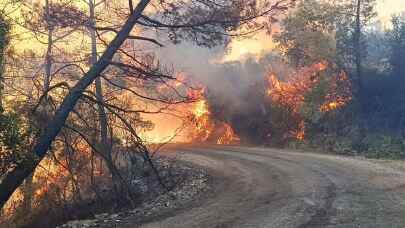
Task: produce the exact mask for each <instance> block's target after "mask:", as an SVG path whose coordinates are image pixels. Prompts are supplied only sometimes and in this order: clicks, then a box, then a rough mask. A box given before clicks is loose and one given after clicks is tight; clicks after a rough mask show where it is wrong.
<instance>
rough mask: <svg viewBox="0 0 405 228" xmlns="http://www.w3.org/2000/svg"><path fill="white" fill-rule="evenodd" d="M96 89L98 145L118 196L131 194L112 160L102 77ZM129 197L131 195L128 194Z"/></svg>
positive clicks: (92, 17)
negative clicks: (122, 191)
mask: <svg viewBox="0 0 405 228" xmlns="http://www.w3.org/2000/svg"><path fill="white" fill-rule="evenodd" d="M88 4H89V13H90V15H89V18H90V28H89V32H90V38H91V64H92V65H94V64H96V63H97V58H98V57H97V34H96V30H95V28H96V25H97V24H96V17H95V2H94V0H88ZM95 87H96V99H97V102H98V104H97V106H98V117H99V118H98V119H99V129H100V141H99V142H98V144H99V145H100V151H99V152H101V153H103V156H102V157H103V158H104V161H105V162H106V165H107V168H108V170H109V171H110V174H111V178H112V182H113V185H114V190H115V192H116V194H117V196H118V195H120V194H121V191H120V189H122V188H124V191H125V192H127V193H129V189H128V188H127V184H126V183H125V181H124V180H123V179H122V177H121V175H120V173H119V170H118V169H117V167H116V166H115V164H114V162H113V159H112V154H111V153H112V151H111V143H110V140H109V136H108V120H107V114H106V110H105V108H104V106H103V103H104V95H103V86H102V81H101V78H100V77H97V78H96V80H95ZM126 195H127V196H128V197H130V195H128V194H126Z"/></svg>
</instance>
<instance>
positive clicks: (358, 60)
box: [353, 0, 363, 98]
mask: <svg viewBox="0 0 405 228" xmlns="http://www.w3.org/2000/svg"><path fill="white" fill-rule="evenodd" d="M361 1H362V0H357V4H356V22H355V23H356V25H355V31H354V37H353V38H354V45H353V48H354V52H355V65H356V77H357V87H358V88H357V90H358V91H357V92H358V94H359V95H360V98H361V94H362V90H363V71H362V66H361V64H362V55H361Z"/></svg>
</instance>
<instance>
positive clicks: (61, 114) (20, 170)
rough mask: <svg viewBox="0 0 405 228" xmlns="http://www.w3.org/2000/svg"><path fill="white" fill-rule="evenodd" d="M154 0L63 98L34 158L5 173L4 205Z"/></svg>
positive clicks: (144, 1)
mask: <svg viewBox="0 0 405 228" xmlns="http://www.w3.org/2000/svg"><path fill="white" fill-rule="evenodd" d="M149 2H150V0H141V1H140V2H139V3H138V5H137V6H136V8H135V9H134V11H133V12H132V13H131V15H130V16H129V18H128V19H127V21H126V22H125V24H124V25H123V27H122V28H121V30H120V31H119V32H118V34H117V35H116V36H115V38H114V39H113V40H112V41H111V43H110V44H109V45H108V47H107V49H106V50H105V52H104V53H103V55H102V56H101V58H100V59H99V60H98V61H97V63H96V64H95V65H93V66H92V67H91V68H90V70H89V71H88V72H87V73H86V74H85V75H84V76H83V77H82V78H81V79H80V80H79V81H78V82H77V83H76V85H75V86H74V87H73V88H72V89H71V90H70V91H69V94H68V95H66V97H65V98H64V99H63V102H62V104H61V105H60V107H59V108H58V110H57V111H56V113H55V115H54V117H53V118H52V120H50V121H49V123H48V125H47V127H46V128H45V130H44V131H43V132H42V133H41V136H40V137H39V138H38V140H37V142H36V144H35V145H34V148H33V150H32V155H33V159H31V160H29V161H23V162H20V163H18V164H17V165H16V167H15V168H14V169H13V170H11V171H10V172H8V173H7V174H5V175H4V178H2V180H1V182H0V207H1V208H2V207H3V206H4V204H5V203H6V202H7V200H8V199H9V198H10V197H11V195H12V194H13V192H14V191H15V190H16V189H17V188H18V187H19V186H20V185H21V184H22V183H23V181H24V179H25V178H27V177H28V176H29V175H30V174H31V173H33V172H34V170H35V168H36V167H37V166H38V164H39V163H40V162H41V160H42V159H43V158H44V157H45V155H46V154H47V152H48V149H49V147H50V146H51V144H52V142H53V141H54V139H55V138H56V136H57V135H58V133H59V132H60V130H61V129H62V127H63V125H64V124H65V121H66V119H67V118H68V116H69V114H70V112H71V111H72V110H73V109H74V107H75V105H76V103H77V101H78V100H79V99H80V97H81V96H82V93H83V92H84V90H85V89H86V88H87V87H88V86H90V85H91V84H92V83H93V82H94V80H95V79H96V78H97V77H99V75H100V74H101V73H102V72H103V71H104V70H105V69H106V68H107V67H108V66H109V64H110V62H111V60H112V58H113V56H114V54H115V53H116V52H117V51H118V49H119V48H120V46H121V45H122V43H123V42H124V41H125V40H126V39H127V38H128V36H129V35H130V33H131V30H132V28H133V27H134V26H135V24H136V23H137V20H138V19H139V18H140V17H141V16H142V12H143V11H144V9H145V8H146V6H147V5H148V4H149Z"/></svg>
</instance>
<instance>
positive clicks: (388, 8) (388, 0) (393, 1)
mask: <svg viewBox="0 0 405 228" xmlns="http://www.w3.org/2000/svg"><path fill="white" fill-rule="evenodd" d="M404 11H405V0H378V1H377V12H378V15H379V17H380V18H381V20H383V21H384V22H387V21H389V20H390V19H391V16H392V15H393V14H398V13H400V12H404Z"/></svg>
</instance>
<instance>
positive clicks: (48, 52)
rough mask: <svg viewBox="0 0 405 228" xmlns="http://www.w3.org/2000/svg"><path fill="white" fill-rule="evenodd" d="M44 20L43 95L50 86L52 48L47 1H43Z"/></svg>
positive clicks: (51, 29) (51, 31)
mask: <svg viewBox="0 0 405 228" xmlns="http://www.w3.org/2000/svg"><path fill="white" fill-rule="evenodd" d="M45 20H46V23H47V26H48V34H47V35H48V44H47V49H46V54H45V79H44V93H46V92H47V91H48V90H49V86H50V84H51V73H52V46H53V27H52V24H51V23H50V5H49V0H45Z"/></svg>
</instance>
